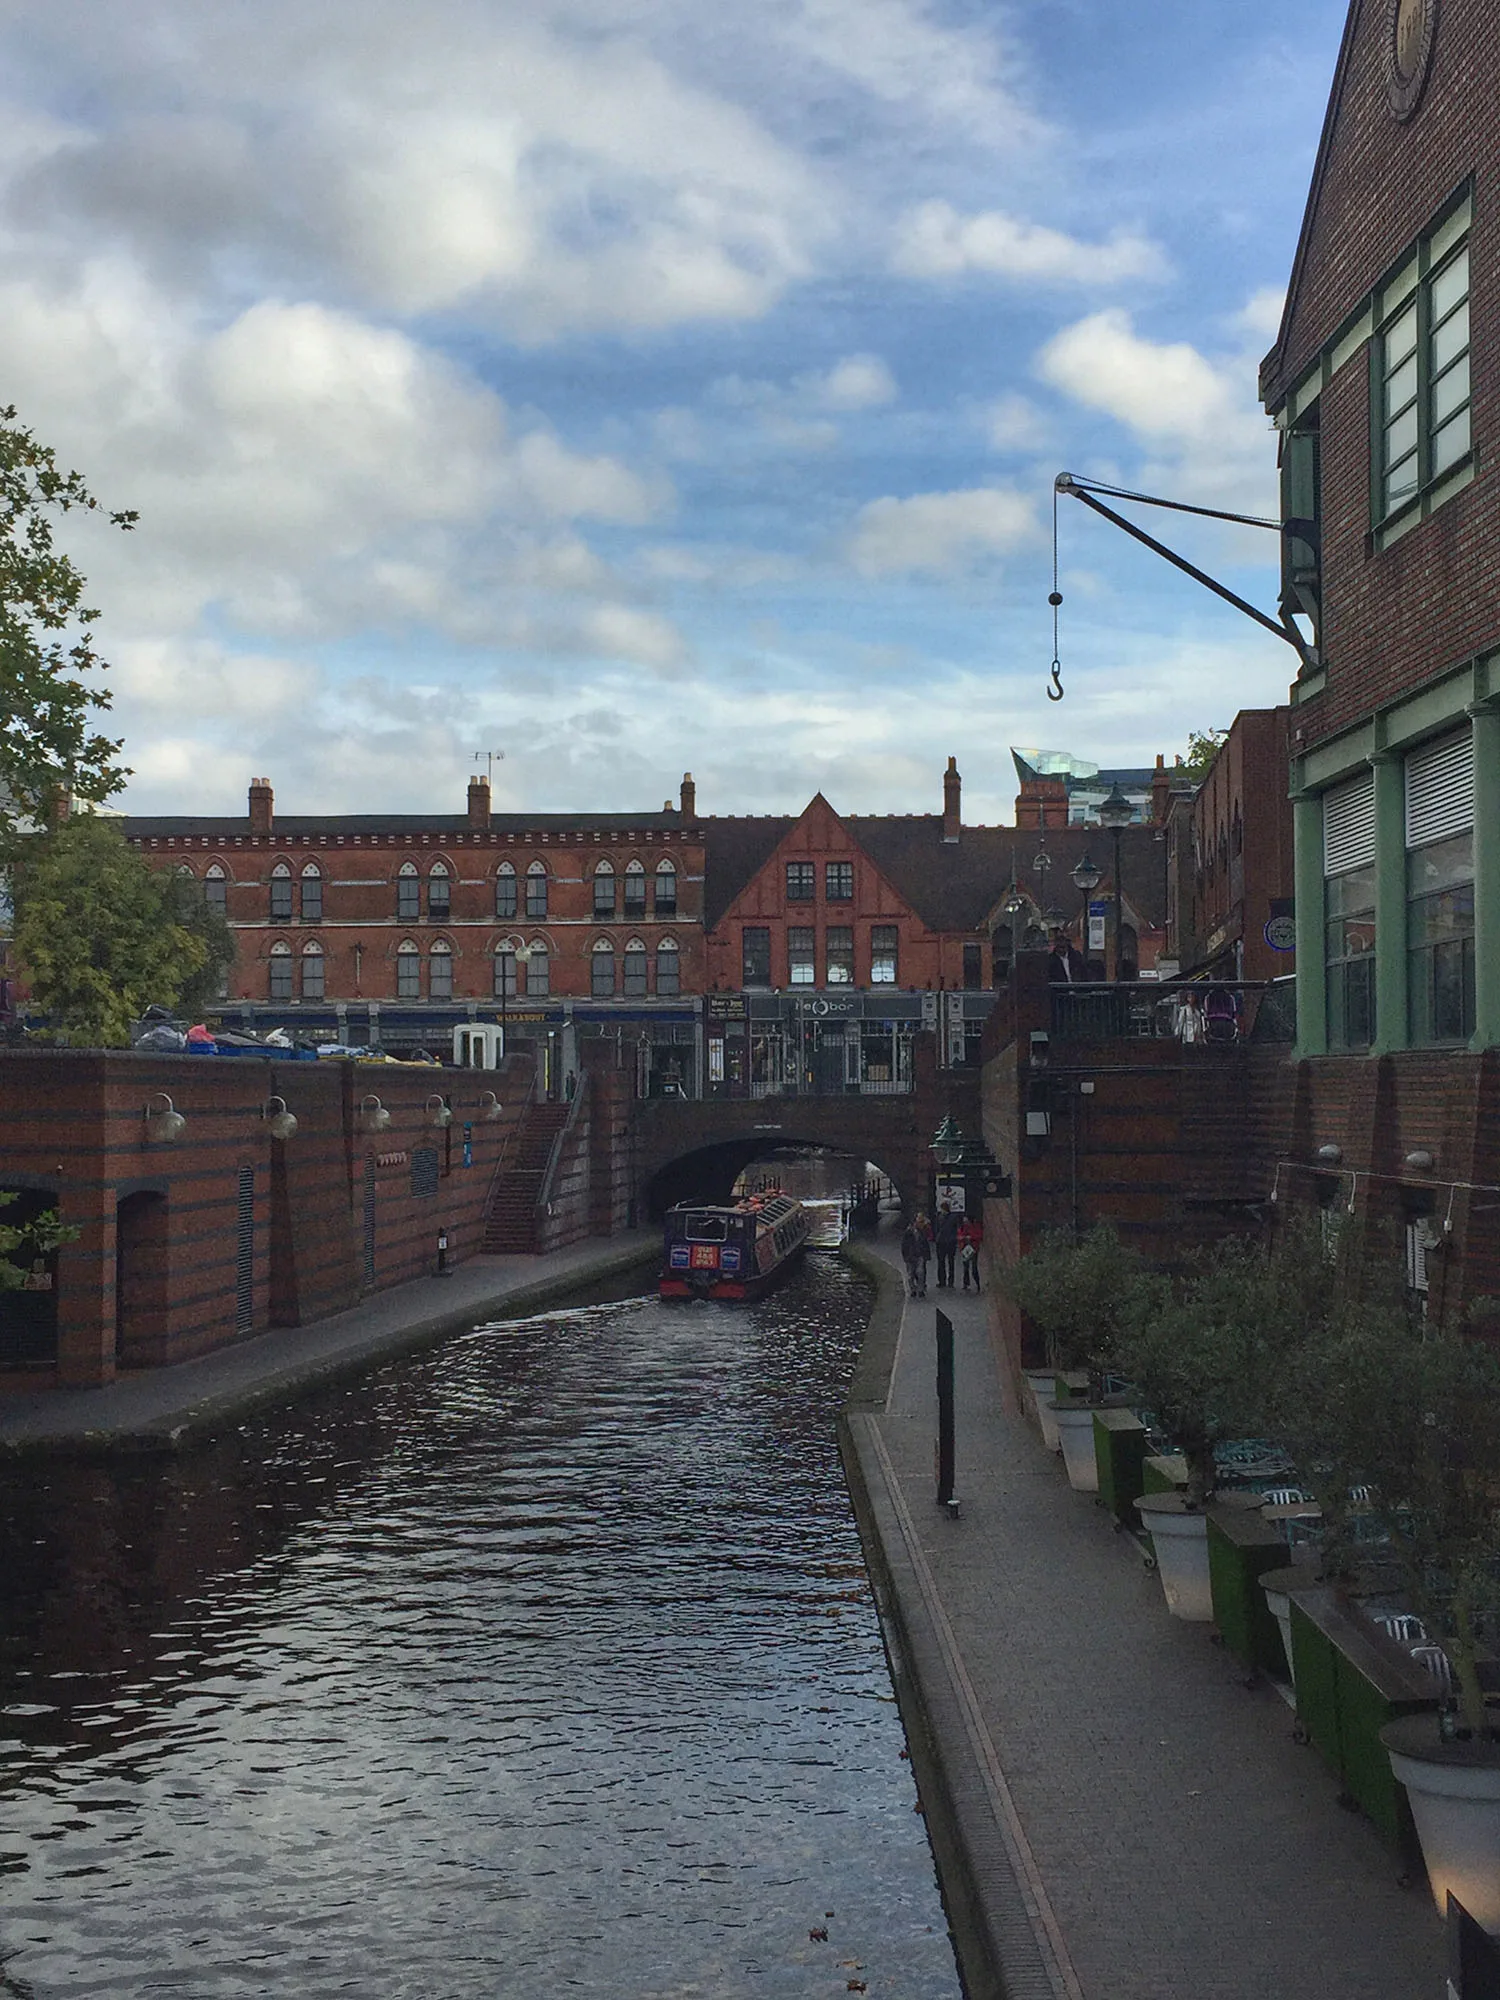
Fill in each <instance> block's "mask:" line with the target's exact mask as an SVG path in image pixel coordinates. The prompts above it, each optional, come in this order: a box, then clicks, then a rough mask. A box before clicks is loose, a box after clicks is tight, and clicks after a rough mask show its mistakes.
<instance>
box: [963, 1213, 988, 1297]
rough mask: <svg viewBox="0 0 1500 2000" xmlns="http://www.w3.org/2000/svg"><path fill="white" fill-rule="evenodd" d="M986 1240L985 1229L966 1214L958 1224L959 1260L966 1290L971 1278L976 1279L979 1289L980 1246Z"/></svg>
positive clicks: (975, 1282)
mask: <svg viewBox="0 0 1500 2000" xmlns="http://www.w3.org/2000/svg"><path fill="white" fill-rule="evenodd" d="M983 1241H984V1231H983V1230H982V1229H981V1228H980V1226H979V1224H978V1223H977V1222H975V1221H974V1219H973V1218H972V1217H971V1216H967V1215H966V1216H965V1217H964V1219H963V1221H962V1222H961V1223H960V1224H959V1225H958V1262H959V1268H960V1270H962V1272H963V1274H964V1290H965V1291H967V1290H968V1289H969V1280H970V1279H971V1278H972V1279H973V1280H974V1289H975V1291H976V1292H977V1291H978V1290H979V1246H980V1244H981V1243H982V1242H983Z"/></svg>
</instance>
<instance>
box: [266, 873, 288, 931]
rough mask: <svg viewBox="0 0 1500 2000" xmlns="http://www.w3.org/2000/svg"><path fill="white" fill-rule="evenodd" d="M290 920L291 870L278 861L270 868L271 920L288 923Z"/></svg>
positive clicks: (275, 922) (277, 922)
mask: <svg viewBox="0 0 1500 2000" xmlns="http://www.w3.org/2000/svg"><path fill="white" fill-rule="evenodd" d="M291 921H292V871H291V869H290V868H288V867H287V865H286V863H285V862H284V861H278V862H277V864H276V866H275V867H274V868H273V869H272V870H271V922H272V923H273V924H289V923H290V922H291Z"/></svg>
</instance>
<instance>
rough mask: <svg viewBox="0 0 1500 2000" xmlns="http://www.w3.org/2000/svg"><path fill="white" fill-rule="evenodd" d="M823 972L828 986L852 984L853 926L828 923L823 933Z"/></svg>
mask: <svg viewBox="0 0 1500 2000" xmlns="http://www.w3.org/2000/svg"><path fill="white" fill-rule="evenodd" d="M823 957H824V973H825V977H826V978H827V981H828V984H829V985H830V986H852V985H853V984H854V928H853V926H852V925H851V924H830V925H829V926H828V929H827V930H826V931H825V932H824V934H823Z"/></svg>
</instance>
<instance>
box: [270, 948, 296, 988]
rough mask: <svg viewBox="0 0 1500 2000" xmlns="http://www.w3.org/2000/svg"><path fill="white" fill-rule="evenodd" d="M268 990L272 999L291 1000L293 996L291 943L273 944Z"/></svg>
mask: <svg viewBox="0 0 1500 2000" xmlns="http://www.w3.org/2000/svg"><path fill="white" fill-rule="evenodd" d="M266 992H267V994H268V995H269V996H270V998H271V999H272V1000H290V999H291V997H292V947H291V946H290V945H289V944H273V945H272V947H271V958H270V977H269V980H268V983H267V986H266Z"/></svg>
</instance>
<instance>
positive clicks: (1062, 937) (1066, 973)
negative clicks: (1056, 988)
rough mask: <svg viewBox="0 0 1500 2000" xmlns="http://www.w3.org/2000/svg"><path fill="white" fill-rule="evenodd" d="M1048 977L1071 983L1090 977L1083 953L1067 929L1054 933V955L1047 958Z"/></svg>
mask: <svg viewBox="0 0 1500 2000" xmlns="http://www.w3.org/2000/svg"><path fill="white" fill-rule="evenodd" d="M1047 977H1048V978H1049V979H1053V980H1063V981H1066V982H1067V983H1068V984H1069V985H1072V984H1074V983H1075V982H1076V981H1078V980H1080V979H1085V978H1087V977H1088V974H1087V972H1086V970H1085V968H1084V963H1083V954H1082V953H1081V952H1080V951H1079V949H1078V947H1077V946H1076V945H1075V944H1074V943H1073V941H1072V939H1071V938H1070V937H1069V936H1068V934H1067V932H1066V931H1054V932H1053V933H1052V955H1051V957H1050V958H1049V959H1048V960H1047Z"/></svg>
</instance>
